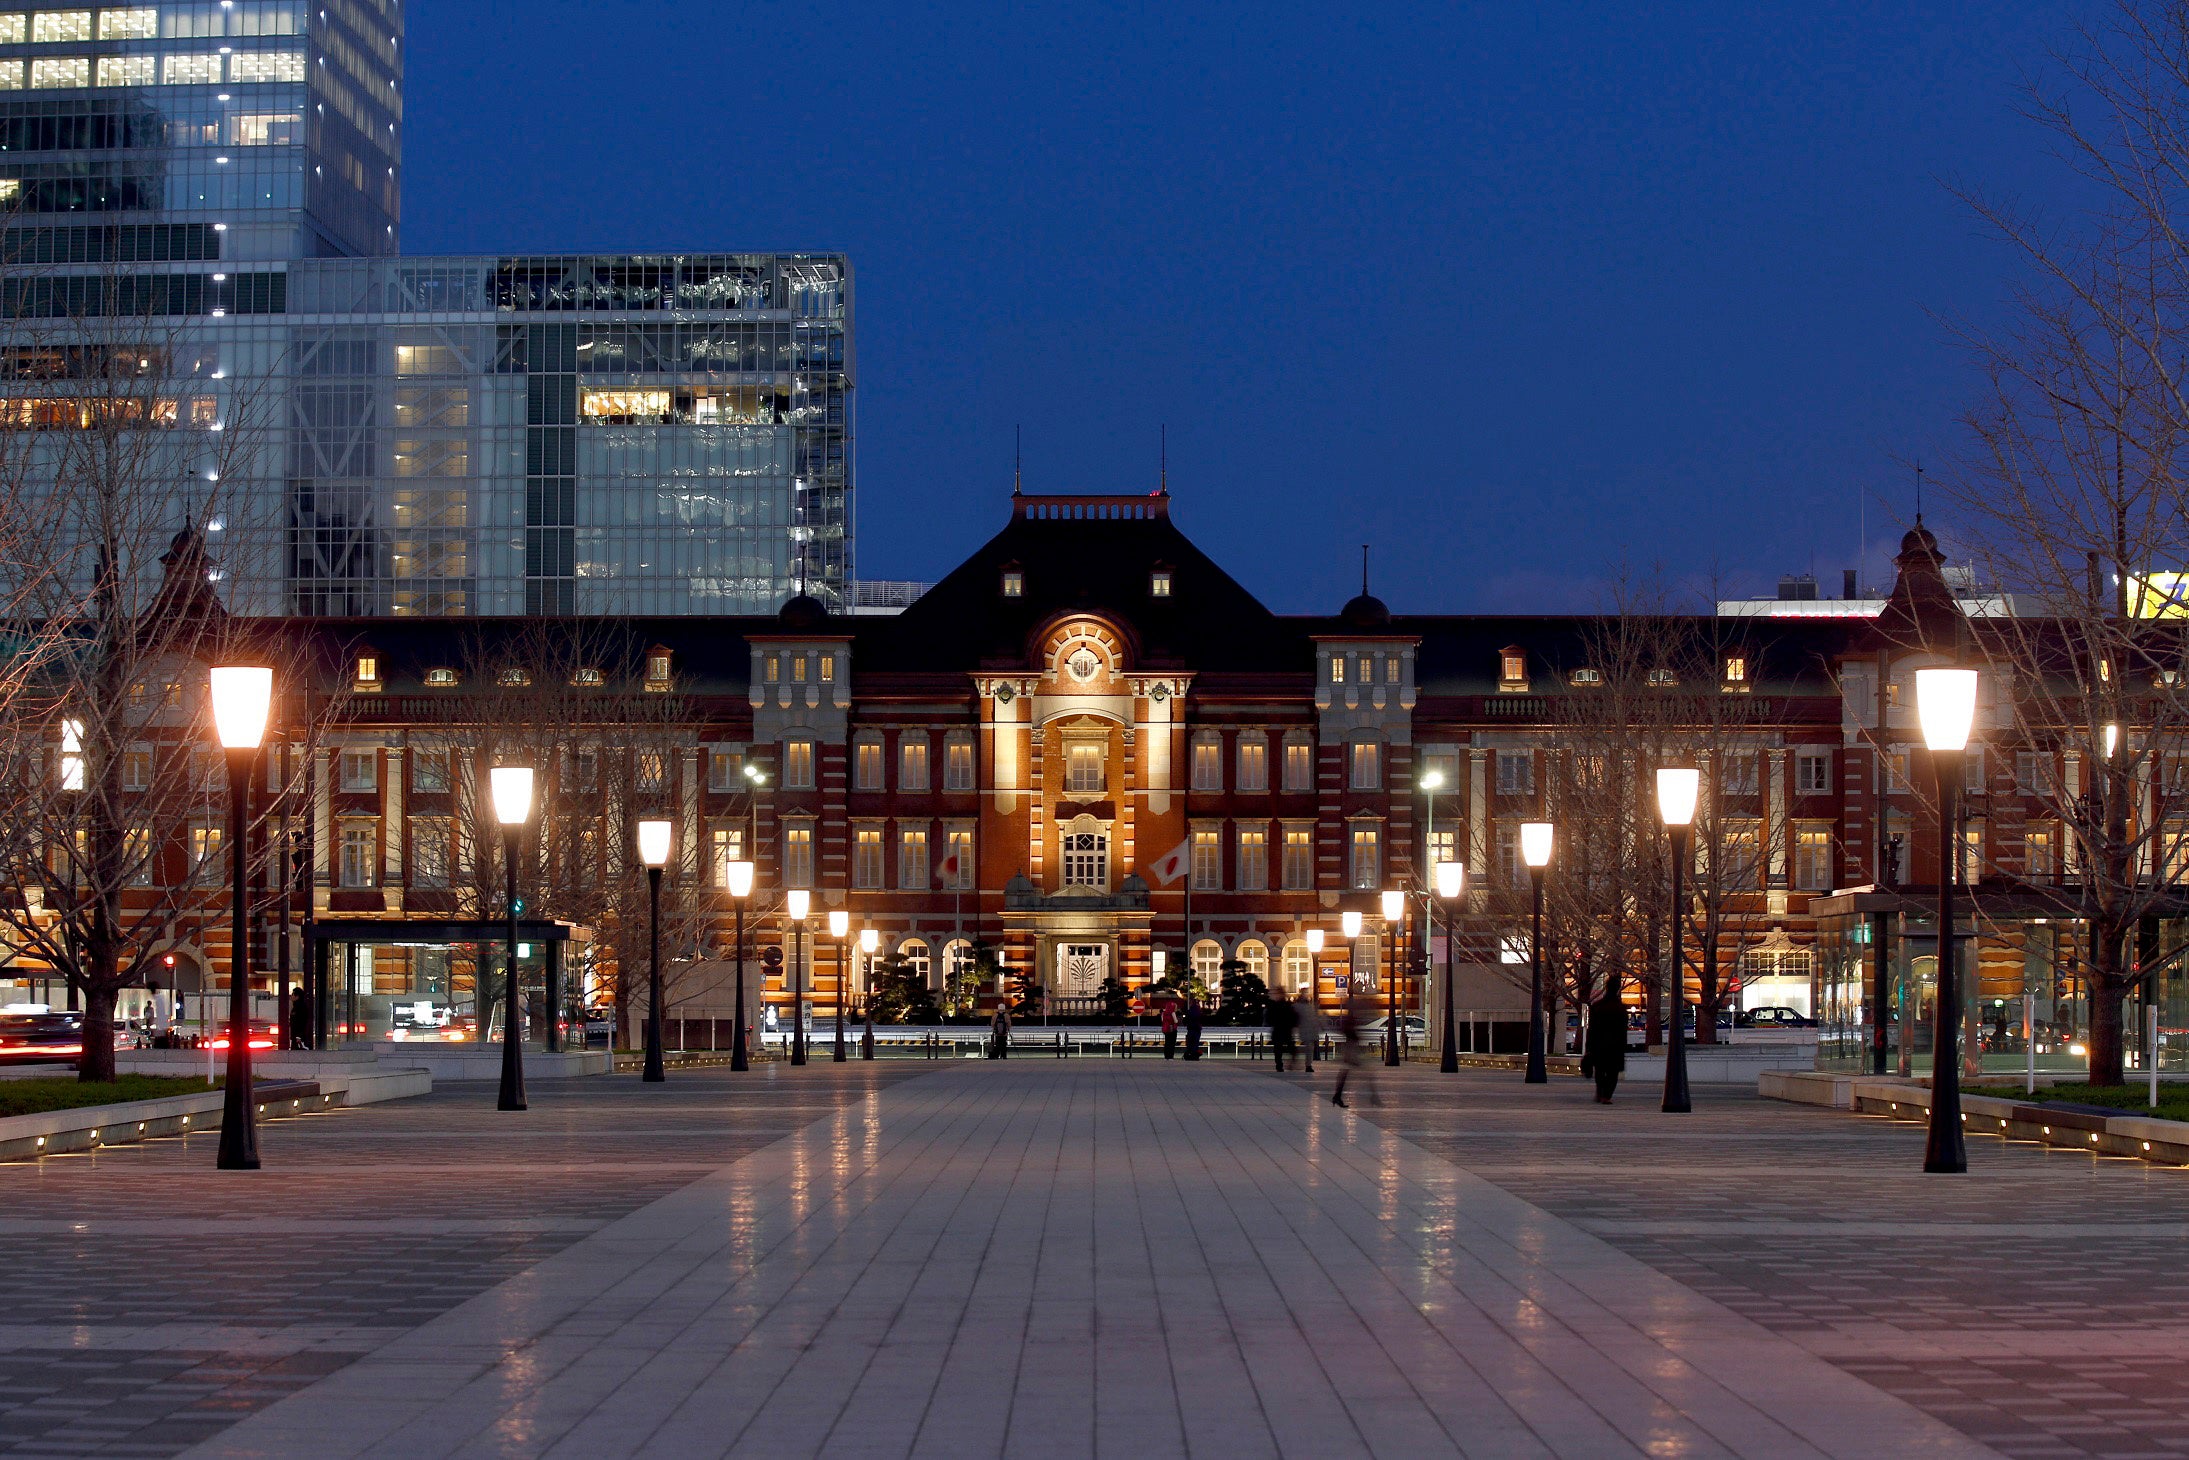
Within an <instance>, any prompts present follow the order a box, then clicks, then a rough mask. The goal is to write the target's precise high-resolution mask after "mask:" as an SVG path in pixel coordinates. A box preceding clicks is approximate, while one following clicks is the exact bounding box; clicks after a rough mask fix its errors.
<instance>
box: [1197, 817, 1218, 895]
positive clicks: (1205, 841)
mask: <svg viewBox="0 0 2189 1460" xmlns="http://www.w3.org/2000/svg"><path fill="white" fill-rule="evenodd" d="M1223 887H1224V839H1223V837H1222V836H1221V835H1219V834H1218V833H1216V832H1213V831H1196V832H1195V833H1194V834H1193V890H1194V891H1195V892H1221V891H1222V890H1223Z"/></svg>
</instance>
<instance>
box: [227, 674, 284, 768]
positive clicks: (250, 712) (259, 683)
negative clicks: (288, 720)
mask: <svg viewBox="0 0 2189 1460" xmlns="http://www.w3.org/2000/svg"><path fill="white" fill-rule="evenodd" d="M212 679H213V727H214V729H215V730H216V731H217V732H218V733H219V735H220V743H221V747H222V748H223V749H226V750H256V749H258V743H259V741H260V740H262V739H264V738H265V735H266V716H267V712H268V711H270V710H271V709H272V708H273V703H274V672H273V671H272V670H271V669H262V668H242V667H236V666H229V665H222V666H220V667H217V668H215V669H214V670H213V675H212Z"/></svg>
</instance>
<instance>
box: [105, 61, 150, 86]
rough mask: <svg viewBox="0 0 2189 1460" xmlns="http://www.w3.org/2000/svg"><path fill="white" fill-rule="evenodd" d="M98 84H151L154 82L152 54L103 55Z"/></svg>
mask: <svg viewBox="0 0 2189 1460" xmlns="http://www.w3.org/2000/svg"><path fill="white" fill-rule="evenodd" d="M98 84H99V85H101V86H150V85H151V84H152V58H151V57H150V56H101V57H100V58H99V70H98Z"/></svg>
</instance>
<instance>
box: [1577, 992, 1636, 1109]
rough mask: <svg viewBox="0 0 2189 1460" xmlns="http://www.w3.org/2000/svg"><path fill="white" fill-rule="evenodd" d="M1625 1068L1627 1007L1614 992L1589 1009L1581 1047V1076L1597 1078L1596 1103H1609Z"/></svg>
mask: <svg viewBox="0 0 2189 1460" xmlns="http://www.w3.org/2000/svg"><path fill="white" fill-rule="evenodd" d="M1626 1067H1627V1006H1626V1005H1625V1004H1624V1003H1622V1002H1621V1001H1620V998H1619V993H1618V990H1616V989H1614V990H1612V991H1611V992H1610V993H1608V994H1606V995H1604V997H1603V998H1601V999H1599V1000H1597V1001H1596V1003H1595V1004H1594V1005H1592V1006H1591V1007H1590V1009H1589V1028H1588V1034H1587V1036H1586V1038H1585V1039H1584V1040H1583V1041H1582V1045H1581V1073H1582V1074H1584V1075H1593V1076H1594V1077H1595V1079H1596V1103H1597V1104H1598V1105H1609V1104H1611V1095H1612V1092H1613V1091H1614V1090H1617V1089H1618V1088H1619V1076H1620V1075H1621V1074H1622V1073H1624V1071H1625V1070H1626Z"/></svg>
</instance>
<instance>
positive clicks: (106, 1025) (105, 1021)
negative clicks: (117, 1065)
mask: <svg viewBox="0 0 2189 1460" xmlns="http://www.w3.org/2000/svg"><path fill="white" fill-rule="evenodd" d="M76 1074H77V1078H78V1079H80V1080H83V1081H84V1082H86V1083H87V1084H88V1083H94V1082H96V1083H102V1084H110V1083H112V1081H113V1079H114V985H113V984H112V983H110V982H108V981H106V980H104V979H101V980H100V981H98V982H97V983H94V984H92V985H91V987H89V988H88V989H86V990H84V1054H83V1058H82V1059H81V1060H80V1061H79V1062H78V1063H77V1066H76Z"/></svg>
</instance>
